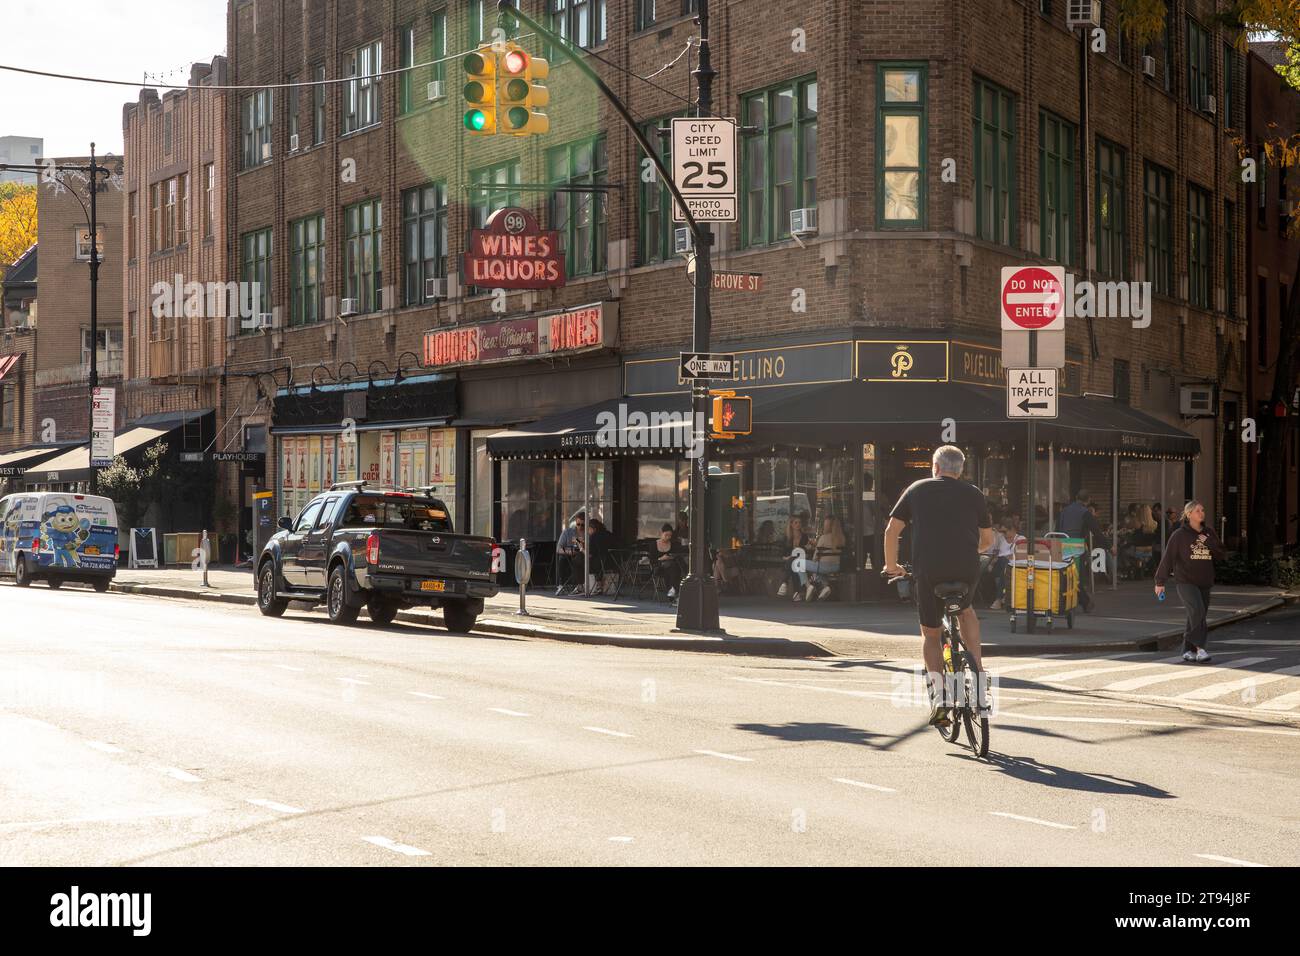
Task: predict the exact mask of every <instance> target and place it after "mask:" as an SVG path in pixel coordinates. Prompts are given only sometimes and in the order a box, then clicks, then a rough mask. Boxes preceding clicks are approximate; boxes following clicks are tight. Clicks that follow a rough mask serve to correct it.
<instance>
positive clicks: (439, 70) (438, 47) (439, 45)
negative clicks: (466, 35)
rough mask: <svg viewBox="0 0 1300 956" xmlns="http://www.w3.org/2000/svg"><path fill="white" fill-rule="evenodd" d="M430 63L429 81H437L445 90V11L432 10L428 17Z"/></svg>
mask: <svg viewBox="0 0 1300 956" xmlns="http://www.w3.org/2000/svg"><path fill="white" fill-rule="evenodd" d="M429 21H430V26H429V39H430V44H429V46H430V50H429V52H430V54H431V56H430V57H429V59H430V61H431V62H432V63H433V66H432V68H431V73H430V75H429V79H431V80H437V81H438V82H440V83H441V84H442V88H443V90H444V91H446V89H447V11H446V9H445V8H444V9H442V10H434V11H433V13H432V14H430V16H429Z"/></svg>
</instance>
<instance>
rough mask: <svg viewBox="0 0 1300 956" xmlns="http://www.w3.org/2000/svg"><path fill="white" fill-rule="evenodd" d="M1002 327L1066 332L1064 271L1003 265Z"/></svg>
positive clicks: (1052, 267)
mask: <svg viewBox="0 0 1300 956" xmlns="http://www.w3.org/2000/svg"><path fill="white" fill-rule="evenodd" d="M1002 328H1003V329H1007V330H1015V329H1024V330H1025V331H1027V332H1055V331H1062V332H1063V331H1064V330H1065V269H1064V268H1062V267H1061V266H1003V268H1002Z"/></svg>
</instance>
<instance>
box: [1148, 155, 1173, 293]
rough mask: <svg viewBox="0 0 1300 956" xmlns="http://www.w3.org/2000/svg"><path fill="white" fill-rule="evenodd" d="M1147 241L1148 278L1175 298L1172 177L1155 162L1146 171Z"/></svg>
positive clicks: (1155, 285)
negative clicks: (1171, 203) (1171, 199)
mask: <svg viewBox="0 0 1300 956" xmlns="http://www.w3.org/2000/svg"><path fill="white" fill-rule="evenodd" d="M1143 179H1144V184H1143V185H1144V190H1143V194H1144V199H1145V204H1144V205H1145V210H1146V212H1145V215H1144V216H1143V223H1142V225H1143V233H1144V235H1145V239H1146V278H1147V281H1148V282H1150V283H1151V287H1152V288H1153V289H1155V291H1156V292H1159V293H1161V294H1162V295H1172V294H1173V286H1174V246H1173V218H1172V217H1173V212H1172V208H1171V206H1170V189H1171V182H1172V179H1173V177H1172V175H1171V174H1170V172H1169V170H1167V169H1164V168H1163V167H1161V166H1157V165H1155V163H1147V164H1146V168H1145V170H1144V172H1143Z"/></svg>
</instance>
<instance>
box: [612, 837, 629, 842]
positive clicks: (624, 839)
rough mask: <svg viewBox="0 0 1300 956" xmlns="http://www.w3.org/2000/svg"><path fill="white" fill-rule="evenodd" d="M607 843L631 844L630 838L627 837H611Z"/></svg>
mask: <svg viewBox="0 0 1300 956" xmlns="http://www.w3.org/2000/svg"><path fill="white" fill-rule="evenodd" d="M609 842H610V843H631V842H632V837H627V836H613V837H610V838H609Z"/></svg>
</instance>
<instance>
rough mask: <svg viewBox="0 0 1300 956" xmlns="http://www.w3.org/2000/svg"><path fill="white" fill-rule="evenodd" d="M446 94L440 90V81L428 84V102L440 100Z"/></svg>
mask: <svg viewBox="0 0 1300 956" xmlns="http://www.w3.org/2000/svg"><path fill="white" fill-rule="evenodd" d="M446 95H447V94H446V93H444V92H443V90H442V80H434V81H433V82H431V83H430V84H429V102H430V103H432V102H433V101H434V100H440V99H442V98H443V97H444V96H446Z"/></svg>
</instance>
